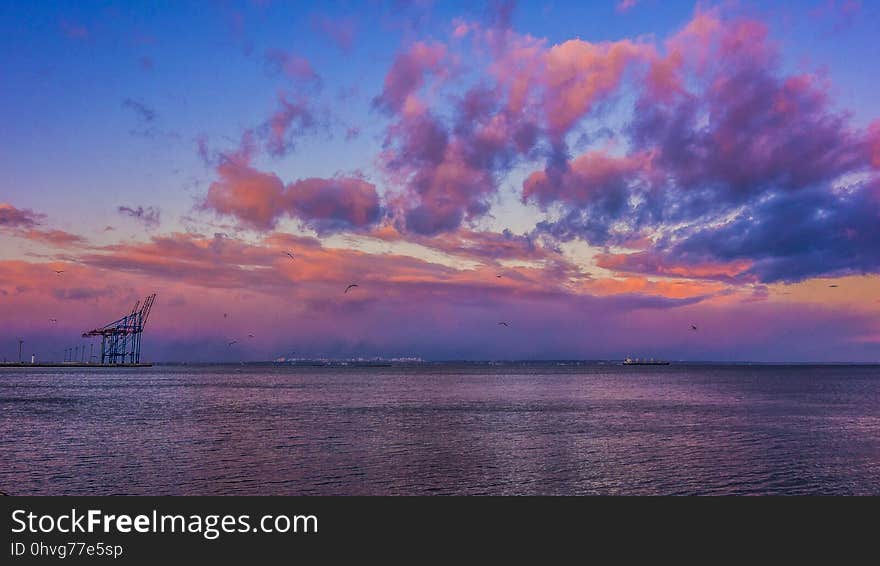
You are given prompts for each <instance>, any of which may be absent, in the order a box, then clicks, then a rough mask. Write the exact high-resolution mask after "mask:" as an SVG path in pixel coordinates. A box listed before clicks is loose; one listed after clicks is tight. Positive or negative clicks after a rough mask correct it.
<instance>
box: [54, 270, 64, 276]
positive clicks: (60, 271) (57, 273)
mask: <svg viewBox="0 0 880 566" xmlns="http://www.w3.org/2000/svg"><path fill="white" fill-rule="evenodd" d="M53 271H54V272H55V275H61V274H62V273H64V270H63V269H54V270H53Z"/></svg>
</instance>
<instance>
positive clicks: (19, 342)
mask: <svg viewBox="0 0 880 566" xmlns="http://www.w3.org/2000/svg"><path fill="white" fill-rule="evenodd" d="M22 344H24V339H23V338H19V339H18V363H21V345H22Z"/></svg>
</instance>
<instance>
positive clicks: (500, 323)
mask: <svg viewBox="0 0 880 566" xmlns="http://www.w3.org/2000/svg"><path fill="white" fill-rule="evenodd" d="M498 325H499V326H508V327H509V326H510V324H508V323H507V322H504V321H502V322H499V323H498Z"/></svg>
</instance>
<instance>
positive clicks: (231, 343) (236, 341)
mask: <svg viewBox="0 0 880 566" xmlns="http://www.w3.org/2000/svg"><path fill="white" fill-rule="evenodd" d="M237 343H238V340H232V341H230V342H227V343H226V345H227V346H232V345H233V344H237Z"/></svg>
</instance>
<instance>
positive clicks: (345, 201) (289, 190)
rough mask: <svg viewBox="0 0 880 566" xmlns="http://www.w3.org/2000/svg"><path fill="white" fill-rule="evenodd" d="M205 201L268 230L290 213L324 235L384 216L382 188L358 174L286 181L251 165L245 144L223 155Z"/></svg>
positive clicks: (218, 210) (217, 210)
mask: <svg viewBox="0 0 880 566" xmlns="http://www.w3.org/2000/svg"><path fill="white" fill-rule="evenodd" d="M217 174H218V176H219V179H218V180H217V181H215V182H213V183H211V186H210V188H209V189H208V194H207V196H206V198H205V201H204V206H205V207H206V208H208V209H211V210H213V211H215V212H218V213H220V214H223V215H228V216H232V217H234V218H236V219H237V220H238V221H239V222H241V223H242V224H244V225H245V226H247V227H249V228H253V229H256V230H260V231H267V230H270V229H272V228H274V227H275V225H276V224H277V223H278V221H279V220H280V219H281V218H282V217H284V216H291V217H294V218H297V219H299V220H300V221H302V222H303V224H305V225H306V226H308V227H310V228H312V229H314V230H315V231H316V232H318V233H320V234H327V233H332V232H338V231H352V230H360V229H365V228H367V227H369V226H371V225H373V224H375V223H376V222H378V221H379V219H380V217H381V213H382V209H381V206H380V203H379V196H378V193H377V192H376V187H375V186H374V185H372V184H371V183H368V182H366V181H364V180H363V179H360V178H357V177H333V178H329V179H318V178H310V179H302V180H299V181H296V182H293V183H289V184H287V185H285V184H284V183H283V182H282V181H281V179H280V178H279V177H278V176H277V175H275V174H273V173H265V172H262V171H258V170H257V169H255V168H254V167H252V166H251V165H250V158H249V156H248V154H247V151H246V150H245V149H242V150H240V151H239V152H238V153H237V154H234V155H232V156H230V157H228V158H225V159H223V160H221V162H220V164H219V165H218V166H217Z"/></svg>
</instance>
